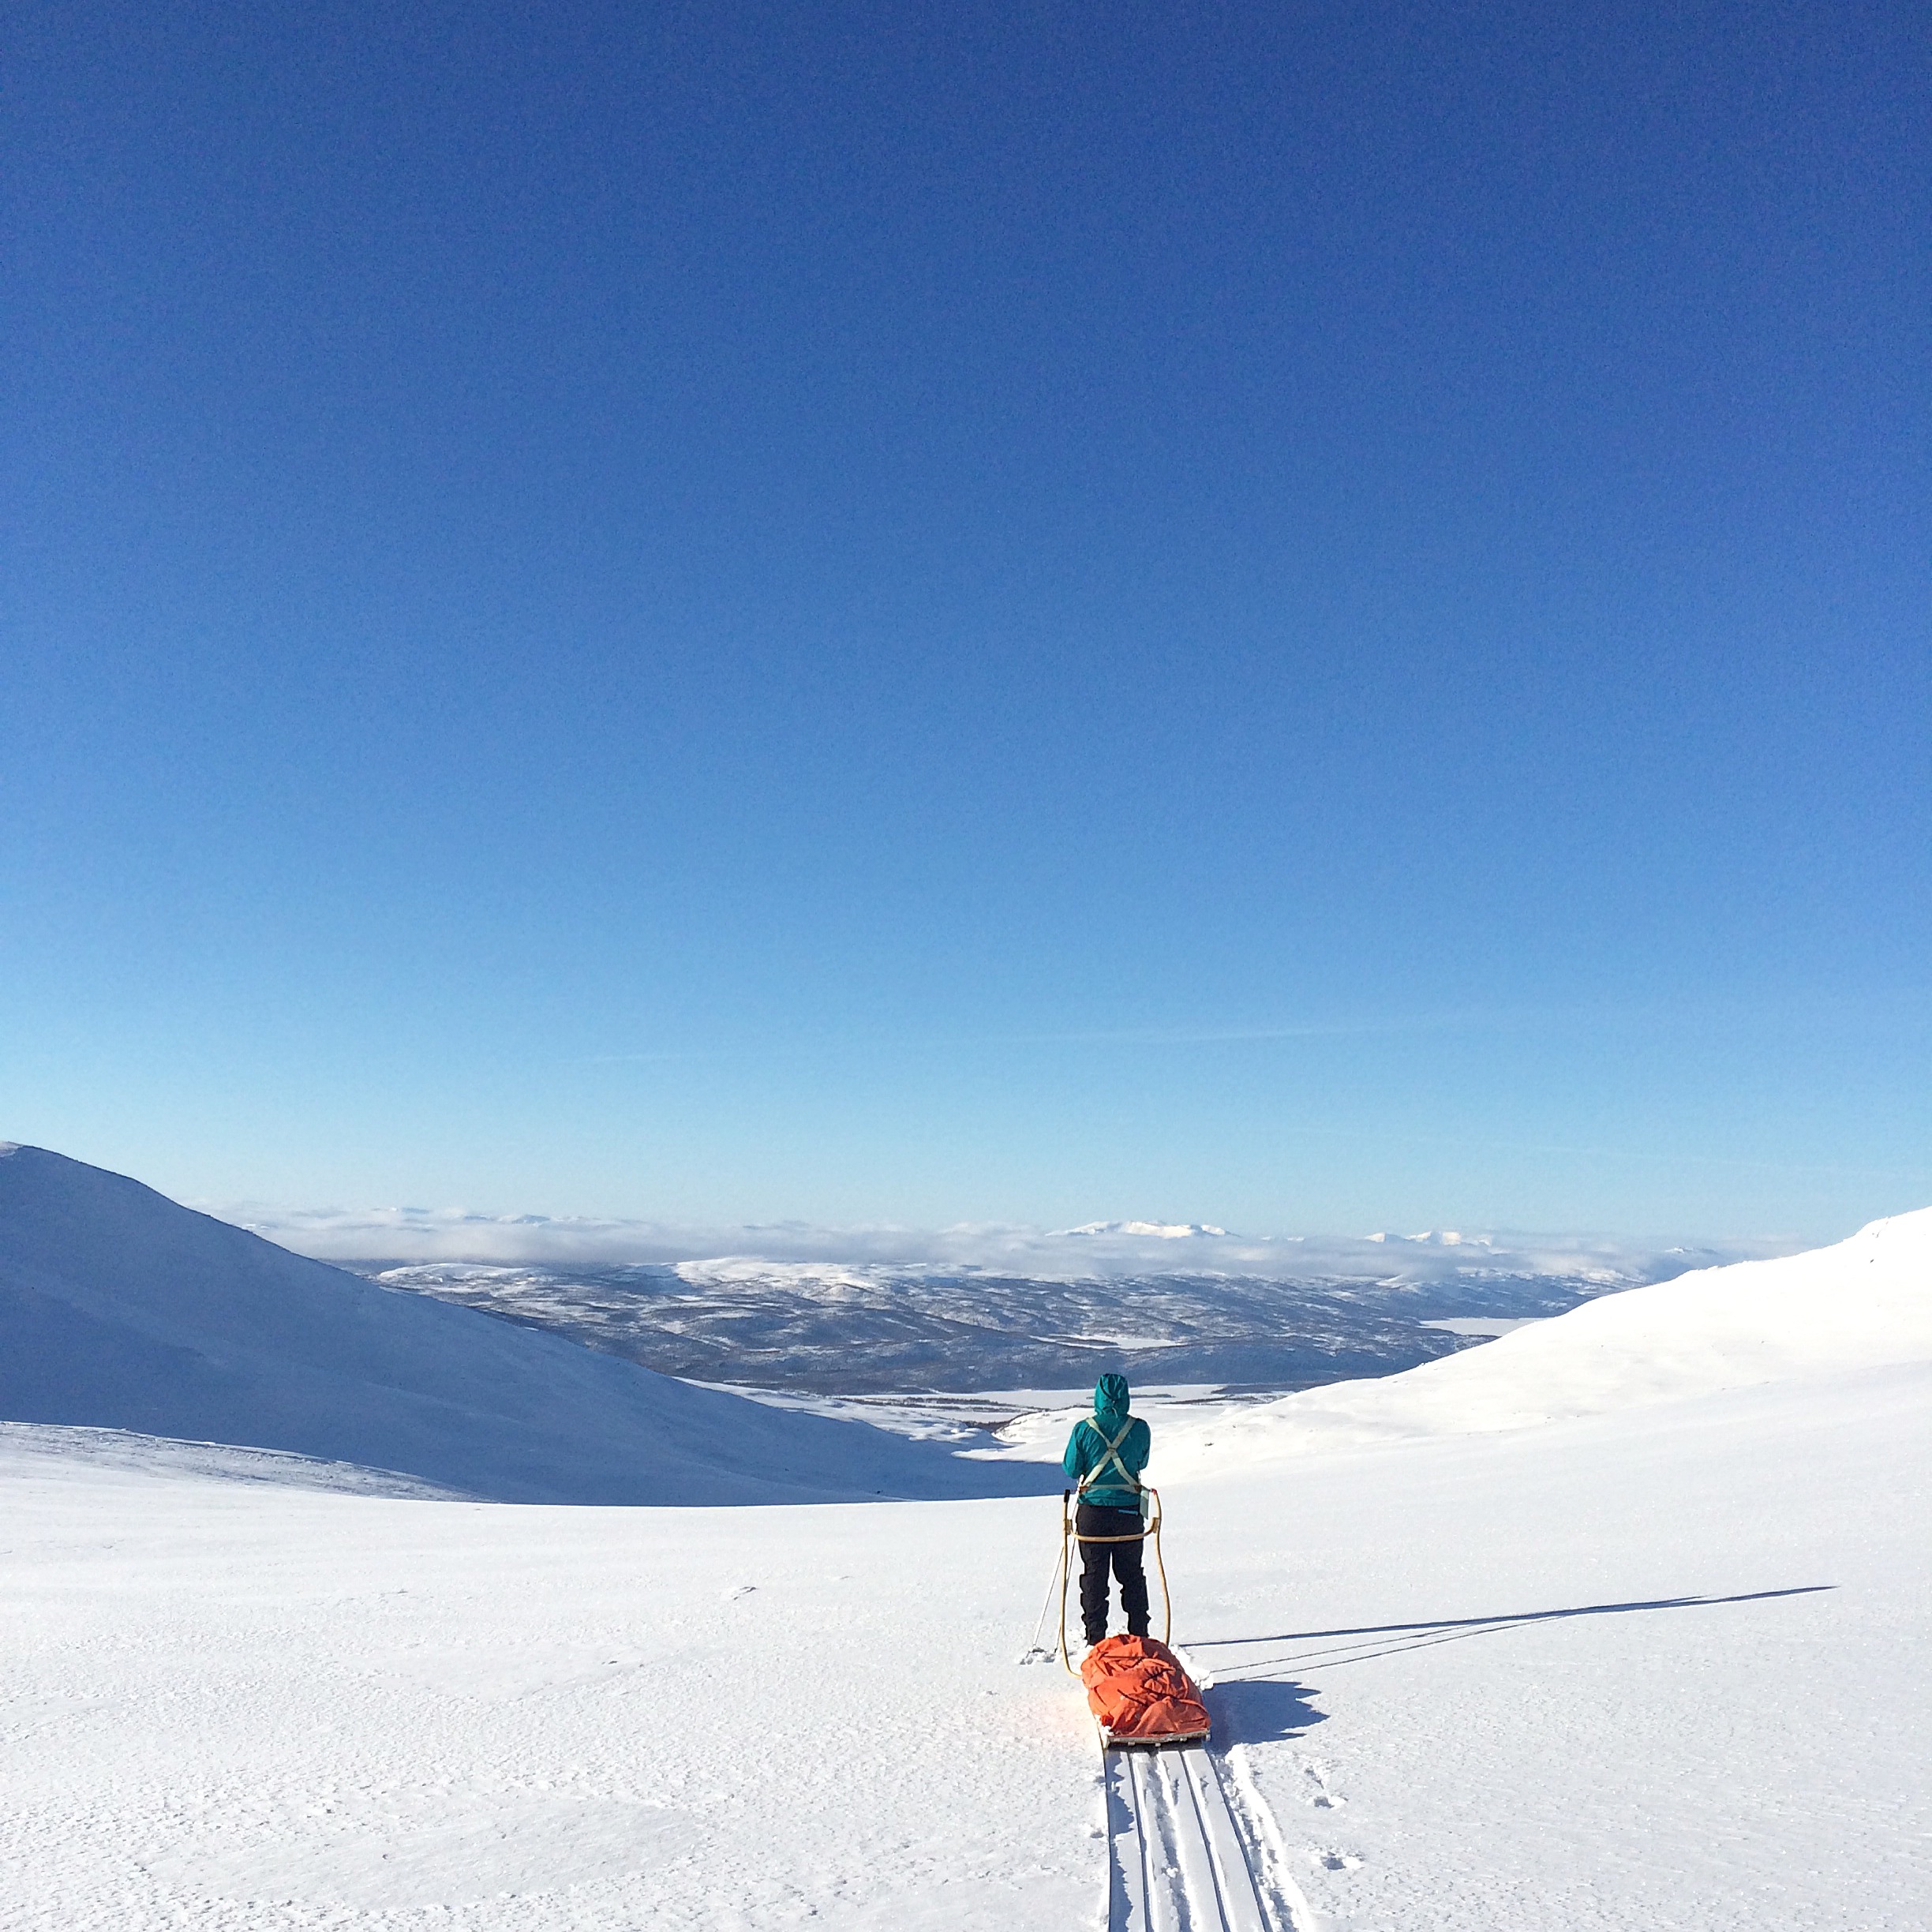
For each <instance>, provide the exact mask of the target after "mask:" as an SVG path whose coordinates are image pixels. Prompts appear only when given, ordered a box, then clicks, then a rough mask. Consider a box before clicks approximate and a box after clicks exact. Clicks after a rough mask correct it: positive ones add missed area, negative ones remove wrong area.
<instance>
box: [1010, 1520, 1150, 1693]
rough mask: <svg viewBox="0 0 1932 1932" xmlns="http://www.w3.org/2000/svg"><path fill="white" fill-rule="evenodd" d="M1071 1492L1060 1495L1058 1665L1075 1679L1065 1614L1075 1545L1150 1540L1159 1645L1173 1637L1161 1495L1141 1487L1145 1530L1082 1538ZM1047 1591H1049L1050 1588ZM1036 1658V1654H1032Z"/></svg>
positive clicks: (1075, 1674)
mask: <svg viewBox="0 0 1932 1932" xmlns="http://www.w3.org/2000/svg"><path fill="white" fill-rule="evenodd" d="M1073 1493H1074V1492H1073V1491H1072V1490H1071V1489H1062V1490H1061V1492H1060V1576H1059V1583H1060V1661H1061V1664H1064V1665H1065V1668H1066V1672H1067V1675H1068V1676H1069V1677H1077V1676H1079V1675H1080V1672H1078V1671H1076V1670H1075V1669H1074V1668H1073V1656H1072V1654H1071V1653H1070V1652H1069V1650H1068V1649H1067V1634H1066V1613H1067V1595H1068V1593H1069V1590H1070V1589H1072V1587H1073V1560H1072V1559H1073V1545H1074V1544H1076V1543H1144V1542H1146V1541H1148V1540H1149V1538H1151V1539H1152V1541H1153V1544H1154V1567H1155V1570H1157V1571H1159V1573H1160V1586H1161V1642H1163V1643H1166V1642H1170V1640H1171V1639H1172V1638H1173V1636H1174V1599H1173V1598H1172V1597H1170V1596H1169V1595H1168V1593H1167V1566H1166V1563H1164V1562H1163V1561H1162V1559H1161V1500H1160V1492H1159V1490H1158V1489H1156V1488H1153V1487H1151V1485H1148V1484H1145V1483H1144V1484H1142V1485H1140V1493H1141V1494H1142V1495H1143V1496H1147V1497H1148V1498H1150V1499H1151V1500H1150V1502H1149V1503H1148V1506H1147V1526H1146V1527H1145V1528H1144V1529H1140V1530H1139V1531H1137V1532H1136V1533H1135V1534H1133V1536H1109V1537H1100V1536H1083V1535H1081V1533H1080V1531H1079V1530H1077V1529H1075V1528H1074V1526H1073V1508H1072V1507H1071V1503H1072V1498H1073ZM1047 1587H1048V1588H1049V1589H1051V1588H1052V1586H1051V1585H1049V1586H1047ZM1035 1654H1037V1653H1035Z"/></svg>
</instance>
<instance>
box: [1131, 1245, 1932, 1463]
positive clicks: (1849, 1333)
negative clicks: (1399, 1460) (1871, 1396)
mask: <svg viewBox="0 0 1932 1932" xmlns="http://www.w3.org/2000/svg"><path fill="white" fill-rule="evenodd" d="M1926 1360H1932V1208H1927V1209H1922V1210H1921V1211H1919V1212H1918V1213H1916V1214H1909V1215H1896V1216H1894V1217H1893V1218H1892V1219H1888V1220H1883V1221H1874V1222H1872V1223H1871V1224H1870V1226H1867V1227H1865V1228H1863V1229H1861V1230H1859V1232H1858V1233H1857V1234H1855V1235H1853V1236H1852V1237H1851V1238H1850V1239H1849V1240H1848V1241H1840V1242H1839V1243H1838V1244H1837V1245H1836V1246H1835V1247H1831V1248H1825V1249H1817V1250H1815V1251H1814V1252H1811V1253H1809V1254H1803V1255H1793V1256H1786V1257H1784V1258H1783V1259H1780V1260H1770V1261H1755V1262H1742V1263H1739V1264H1735V1265H1733V1266H1732V1267H1724V1268H1705V1269H1699V1270H1698V1271H1695V1272H1694V1273H1691V1274H1688V1275H1679V1276H1678V1277H1677V1279H1676V1280H1674V1281H1668V1282H1657V1283H1656V1284H1655V1285H1653V1286H1649V1287H1645V1288H1633V1289H1630V1290H1627V1291H1626V1292H1624V1293H1623V1294H1615V1295H1605V1296H1604V1297H1601V1298H1600V1299H1598V1300H1596V1301H1589V1302H1586V1303H1585V1304H1584V1305H1582V1307H1580V1308H1577V1309H1572V1310H1571V1312H1569V1313H1568V1314H1567V1315H1563V1316H1559V1317H1557V1318H1556V1319H1554V1320H1549V1321H1541V1322H1535V1323H1532V1324H1529V1325H1528V1326H1526V1327H1522V1328H1519V1329H1518V1330H1516V1331H1514V1332H1513V1333H1511V1334H1509V1335H1504V1336H1502V1337H1501V1338H1500V1339H1497V1340H1496V1341H1494V1342H1490V1343H1488V1344H1487V1345H1486V1346H1483V1347H1481V1348H1479V1349H1475V1350H1470V1351H1468V1352H1466V1353H1463V1354H1456V1355H1453V1356H1449V1357H1445V1358H1443V1360H1441V1361H1434V1362H1428V1363H1425V1364H1424V1365H1422V1366H1421V1367H1420V1368H1413V1369H1411V1370H1410V1371H1409V1372H1407V1373H1406V1374H1404V1375H1400V1376H1387V1377H1385V1378H1383V1379H1382V1380H1378V1381H1369V1382H1344V1383H1332V1384H1331V1385H1330V1386H1329V1387H1326V1388H1323V1389H1318V1390H1312V1391H1309V1392H1308V1393H1306V1394H1304V1395H1293V1396H1289V1397H1286V1398H1284V1399H1282V1401H1279V1402H1273V1403H1270V1404H1267V1405H1264V1406H1254V1407H1250V1408H1248V1409H1245V1410H1241V1412H1240V1413H1237V1414H1235V1415H1234V1416H1231V1417H1229V1418H1228V1419H1227V1420H1226V1422H1225V1423H1222V1424H1215V1423H1208V1424H1204V1425H1196V1426H1193V1427H1192V1428H1189V1429H1187V1430H1185V1431H1184V1432H1183V1433H1182V1440H1181V1441H1180V1442H1176V1441H1174V1440H1173V1438H1172V1437H1170V1443H1169V1446H1168V1448H1167V1451H1166V1455H1167V1458H1168V1462H1169V1466H1170V1467H1173V1466H1176V1465H1177V1463H1178V1464H1179V1466H1185V1467H1186V1468H1188V1469H1189V1470H1190V1471H1196V1470H1200V1469H1203V1468H1206V1467H1211V1466H1228V1465H1229V1464H1230V1463H1231V1462H1240V1461H1252V1460H1253V1459H1255V1458H1274V1457H1277V1456H1292V1455H1303V1454H1306V1453H1308V1452H1309V1451H1311V1450H1312V1449H1313V1448H1316V1447H1327V1446H1334V1445H1336V1444H1339V1443H1347V1442H1360V1443H1366V1442H1372V1441H1377V1440H1386V1439H1388V1438H1391V1437H1398V1436H1434V1435H1445V1434H1459V1433H1462V1432H1466V1431H1473V1430H1486V1429H1511V1428H1526V1427H1529V1426H1531V1425H1535V1424H1537V1423H1541V1422H1547V1421H1556V1420H1560V1419H1563V1418H1566V1417H1579V1416H1587V1415H1598V1414H1602V1413H1606V1412H1612V1411H1619V1412H1627V1411H1629V1410H1633V1409H1637V1408H1640V1407H1642V1406H1644V1405H1646V1404H1648V1403H1652V1402H1664V1401H1670V1400H1673V1399H1677V1398H1683V1397H1687V1396H1694V1395H1714V1394H1716V1393H1717V1392H1719V1391H1724V1390H1732V1389H1740V1388H1747V1387H1754V1386H1756V1385H1758V1384H1759V1383H1767V1382H1773V1381H1777V1380H1780V1379H1784V1378H1788V1377H1792V1376H1799V1375H1809V1374H1820V1373H1825V1374H1829V1373H1831V1372H1837V1371H1840V1370H1852V1369H1858V1368H1874V1367H1878V1366H1882V1365H1887V1364H1890V1363H1893V1362H1897V1361H1926ZM1217 1444H1218V1447H1217V1446H1216V1445H1217ZM1211 1450H1213V1451H1214V1453H1210V1451H1211Z"/></svg>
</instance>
